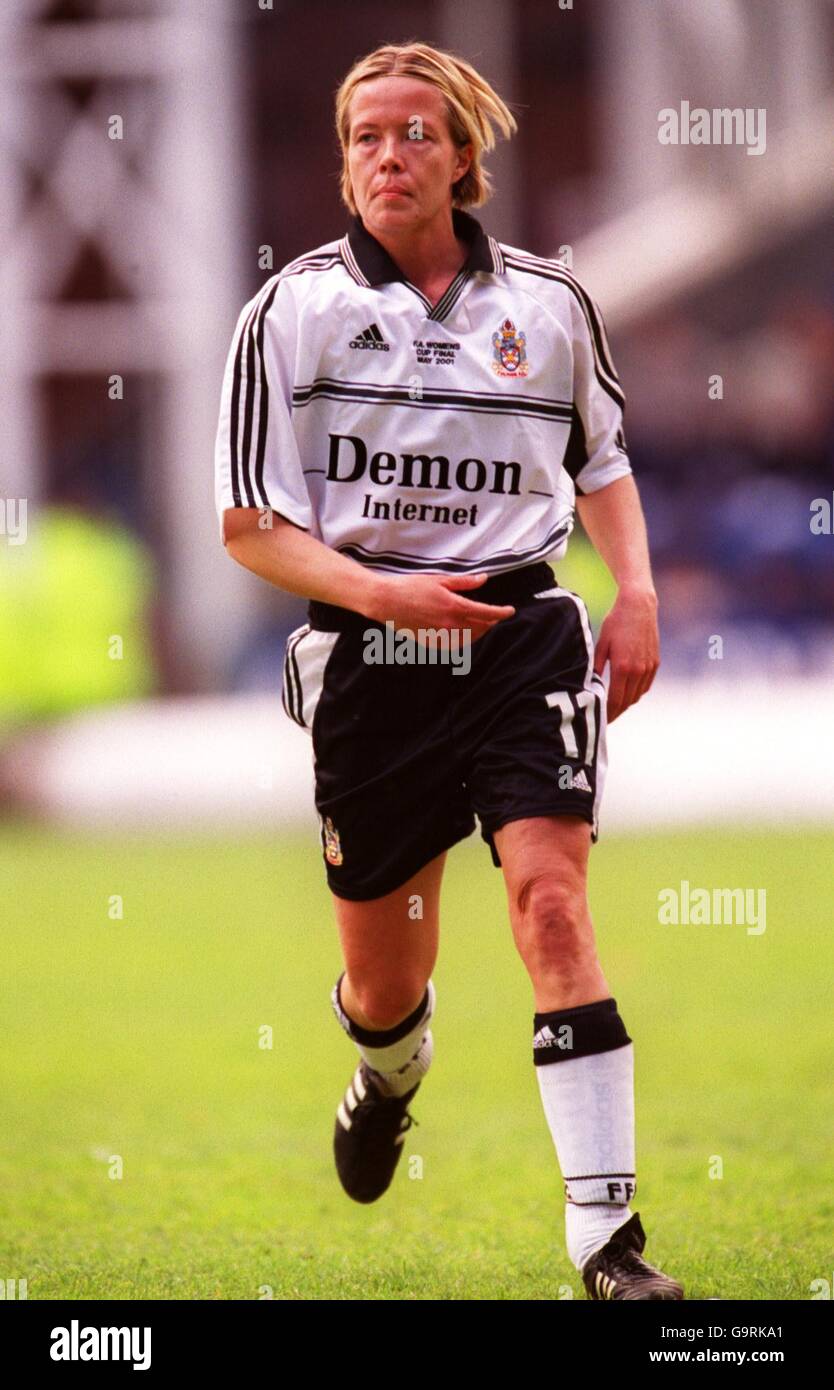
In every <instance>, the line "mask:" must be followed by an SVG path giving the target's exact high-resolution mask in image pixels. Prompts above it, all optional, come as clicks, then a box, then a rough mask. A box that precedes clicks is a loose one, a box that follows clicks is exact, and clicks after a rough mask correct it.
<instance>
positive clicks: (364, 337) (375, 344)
mask: <svg viewBox="0 0 834 1390" xmlns="http://www.w3.org/2000/svg"><path fill="white" fill-rule="evenodd" d="M348 346H349V347H352V348H363V349H366V348H376V350H377V352H390V351H391V349H390V346H389V344H388V343H386V341H385V339H384V338H383V336H382V334H381V333H380V331H379V328H378V326H377V325H376V324H375V323H372V324H371V326H370V328H365V329H363V330H362V332H361V333H360V334H359V336H358V337H357V338H353V339H351V341H350V343H349V344H348Z"/></svg>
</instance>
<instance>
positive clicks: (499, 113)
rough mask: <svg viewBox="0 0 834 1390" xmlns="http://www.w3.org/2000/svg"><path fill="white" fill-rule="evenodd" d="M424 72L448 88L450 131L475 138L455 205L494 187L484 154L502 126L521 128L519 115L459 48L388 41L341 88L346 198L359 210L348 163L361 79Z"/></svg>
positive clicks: (476, 200) (457, 138) (461, 139)
mask: <svg viewBox="0 0 834 1390" xmlns="http://www.w3.org/2000/svg"><path fill="white" fill-rule="evenodd" d="M391 76H396V77H419V78H422V80H423V81H424V82H430V83H431V85H432V86H433V87H437V89H438V90H439V91H440V92H442V93H443V97H444V100H445V104H446V115H447V120H448V123H449V134H450V135H451V138H452V140H453V142H454V144H455V145H456V146H457V147H458V149H461V148H462V147H463V146H464V145H466V144H468V143H470V142H471V144H472V162H471V164H470V166H469V168H468V170H467V171H466V173H465V174H464V175H463V177H462V178H460V179H458V181H457V183H455V184H453V185H452V206H453V207H458V208H462V207H480V206H481V204H482V203H485V202H486V201H487V199H488V198H489V196H490V194H491V193H492V183H491V181H490V178H489V175H488V174H487V172H486V170H485V169H484V167H483V162H482V161H483V156H484V153H485V152H486V151H488V150H491V149H493V148H494V146H495V131H494V130H493V126H497V127H498V129H499V130H500V131H501V132H502V134H503V135H504V136H505V137H506V138H509V137H510V136H511V135H512V134H514V132H515V131H516V130H517V128H518V127H517V125H516V120H515V117H514V116H513V114H512V112H511V111H510V109H509V107H508V106H507V105H506V103H505V102H503V101H502V100H501V98H500V97H499V95H498V93H497V92H496V91H494V90H493V88H492V87H491V86H490V85H489V83H488V82H487V81H486V79H485V78H483V77H481V75H480V73H479V72H476V71H475V69H474V68H473V67H472V66H471V64H470V63H467V62H466V60H465V59H464V58H458V57H457V56H456V55H455V54H454V53H444V52H443V51H442V49H439V48H432V47H431V46H430V45H429V44H427V43H416V42H411V43H404V44H393V43H389V44H384V45H383V46H382V47H381V48H377V49H375V50H374V52H373V53H369V54H368V55H367V56H366V57H365V58H360V59H359V61H358V62H356V63H354V65H353V67H352V68H351V70H350V72H349V73H348V75H347V77H346V78H345V79H344V81H343V82H342V84H341V86H340V87H339V90H338V91H337V93H336V131H337V134H338V136H339V144H340V145H341V147H342V179H341V185H340V192H341V195H342V202H343V203H345V205H346V206H347V207H348V208H349V209H350V211H351V212H352V213H356V212H357V207H356V204H355V202H354V198H353V188H352V185H351V179H350V171H349V169H348V155H347V148H348V139H349V135H350V103H351V100H352V98H353V96H354V94H355V92H356V88H357V87H358V86H359V83H360V82H368V81H370V79H371V78H374V77H391Z"/></svg>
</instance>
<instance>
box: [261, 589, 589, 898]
mask: <svg viewBox="0 0 834 1390" xmlns="http://www.w3.org/2000/svg"><path fill="white" fill-rule="evenodd" d="M467 592H468V593H471V596H472V597H473V598H476V599H478V600H479V601H483V602H492V603H511V604H513V606H514V607H515V609H516V612H515V615H514V616H513V617H512V618H506V619H504V620H503V621H501V622H499V623H498V624H496V626H495V627H494V628H492V629H491V630H490V631H489V632H488V633H486V635H485V636H483V637H480V638H479V639H478V640H477V641H476V642H473V643H472V644H471V645H470V647H469V649H468V654H467V649H466V648H465V647H462V648H458V649H457V650H455V649H454V648H453V649H452V653H451V654H452V657H453V660H451V661H449V662H448V663H447V664H429V662H428V661H426V660H425V648H422V649H420V648H418V647H417V646H416V644H412V648H411V650H412V653H413V654H417V655H418V656H419V652H420V651H421V650H422V652H423V661H424V664H421V661H420V660H419V659H418V660H417V661H416V662H415V664H402V665H397V664H391V663H390V662H389V663H387V664H385V663H383V664H370V663H369V661H368V660H367V657H368V654H369V652H370V651H371V646H370V643H371V641H373V642H375V643H376V654H377V655H379V654H380V653H381V652H383V651H384V643H385V638H386V634H385V628H384V625H383V624H380V623H374V622H371V621H370V620H369V619H367V618H364V617H362V616H361V614H357V613H353V612H350V611H348V610H346V609H343V608H337V607H334V606H332V605H330V604H322V603H317V602H313V603H311V604H310V605H309V610H308V613H309V621H308V622H307V623H305V624H304V625H303V626H302V627H300V628H298V629H297V630H296V631H295V632H293V633H292V634H291V636H290V637H289V638H288V640H287V648H286V656H285V660H284V681H283V703H284V709H285V710H286V712H287V714H288V715H289V716H290V718H291V719H294V720H295V722H296V723H298V724H299V725H300V726H301V727H302V728H304V729H306V730H307V731H308V733H311V734H312V742H313V759H314V766H315V800H316V809H317V811H318V815H319V821H320V835H321V846H322V854H323V857H324V863H325V869H326V873H327V882H328V885H329V887H330V888H331V890H332V892H333V893H335V894H336V895H337V897H341V898H348V899H351V900H353V901H364V900H366V899H370V898H378V897H382V896H383V894H385V893H390V892H391V891H392V890H393V889H395V888H398V887H399V886H400V885H401V884H403V883H405V882H406V880H407V879H409V878H411V877H412V875H413V874H415V873H416V872H417V870H418V869H420V868H422V867H423V865H425V864H427V863H428V862H429V861H430V860H431V859H434V858H435V856H436V855H438V854H440V853H441V852H442V851H444V850H447V849H449V848H450V847H451V846H452V845H454V844H456V843H457V842H458V840H463V839H466V837H467V836H469V835H471V834H472V831H473V830H474V829H475V828H476V822H475V817H476V816H477V817H478V820H479V822H480V825H481V836H482V838H483V839H484V840H485V841H486V843H487V844H488V845H489V847H490V850H491V853H492V860H493V863H494V864H495V865H496V867H500V859H499V857H498V853H497V851H496V848H495V843H494V840H493V835H494V833H495V831H496V830H498V829H500V827H501V826H503V825H506V824H507V822H508V821H512V820H519V819H521V818H523V817H527V816H552V815H572V816H581V817H582V818H583V819H584V820H586V821H588V822H590V824H591V827H592V838H593V839H594V840H596V838H597V833H598V822H597V816H598V806H599V800H600V796H601V793H602V784H603V779H604V775H605V766H606V756H605V732H606V716H605V704H606V695H607V691H606V684H605V682H604V681H603V679H602V678H601V677H600V676H598V675H596V674H594V670H593V638H592V635H591V627H590V623H589V620H588V613H587V609H586V608H585V604H584V602H583V601H582V599H581V598H579V597H578V595H576V594H573V593H571V592H570V591H569V590H567V589H562V588H560V587H559V586H558V585H557V582H556V580H555V579H554V577H553V571H552V570H551V569H550V566H549V565H547V564H545V563H543V562H542V563H539V564H535V565H528V566H526V567H525V568H523V569H519V570H514V571H511V572H510V573H509V574H504V575H495V576H491V577H490V578H489V579H488V580H486V582H485V583H484V584H482V585H481V586H480V588H478V589H473V590H471V591H467ZM371 634H373V636H371ZM393 636H394V634H393V629H389V632H388V634H387V637H388V649H387V650H388V655H389V657H390V656H391V654H392V650H393V648H392V642H393ZM467 663H469V665H470V669H469V670H468V671H467V670H465V666H466V665H467Z"/></svg>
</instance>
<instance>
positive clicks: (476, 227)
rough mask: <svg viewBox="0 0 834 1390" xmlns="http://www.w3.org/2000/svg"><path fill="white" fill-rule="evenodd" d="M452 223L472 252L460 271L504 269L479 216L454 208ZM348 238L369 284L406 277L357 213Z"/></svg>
mask: <svg viewBox="0 0 834 1390" xmlns="http://www.w3.org/2000/svg"><path fill="white" fill-rule="evenodd" d="M452 226H453V228H454V232H455V236H458V237H460V238H461V240H462V241H465V242H466V243H467V244H468V246H469V255H468V257H467V259H466V262H465V264H464V265H463V266H462V267H461V270H463V271H465V272H466V273H467V274H471V272H472V271H474V270H487V271H490V272H491V273H493V272H499V271H500V270H502V269H503V265H502V264H501V262H502V260H503V258H502V257H501V253H500V251H499V250H498V247H497V245H496V244H495V243H494V242H493V240H492V238H491V237H489V236H487V234H486V232H485V231H484V229H483V227H482V226H481V224H480V222H478V221H477V219H476V218H474V217H471V216H470V214H469V213H468V212H464V211H463V210H462V208H452ZM346 240H347V242H348V244H349V247H350V251H351V253H352V255H353V259H354V261H355V262H356V265H357V266H358V267H359V270H360V271H361V273H362V275H363V276H364V277H365V279H366V280H367V282H368V284H369V285H384V284H385V283H386V282H388V281H391V280H405V276H404V275H403V272H402V271H401V270H400V268H399V266H398V265H397V263H396V261H395V260H394V259H393V258H392V257H391V256H389V254H388V252H387V251H386V250H385V247H384V246H383V245H382V244H381V242H378V241H377V239H376V237H375V236H372V235H371V233H370V232H369V231H368V229H367V227H366V226H365V224H364V222H363V221H362V218H361V217H360V216H359V214H358V213H357V214H356V216H355V217H354V218H353V221H352V222H351V224H350V230H349V231H348V233H347V238H346ZM493 247H494V248H495V249H494V251H493ZM458 273H460V272H458Z"/></svg>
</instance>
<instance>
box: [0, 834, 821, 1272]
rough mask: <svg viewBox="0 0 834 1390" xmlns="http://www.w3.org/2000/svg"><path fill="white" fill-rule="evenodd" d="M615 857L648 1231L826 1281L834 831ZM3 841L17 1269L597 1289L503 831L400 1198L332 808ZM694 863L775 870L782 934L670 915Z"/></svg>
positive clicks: (442, 976) (645, 842)
mask: <svg viewBox="0 0 834 1390" xmlns="http://www.w3.org/2000/svg"><path fill="white" fill-rule="evenodd" d="M380 833H385V831H384V829H381V831H380ZM591 860H592V904H593V909H594V918H595V922H596V930H597V939H598V944H599V949H600V955H601V958H602V962H603V966H604V969H605V971H606V974H607V977H608V980H609V983H610V984H611V987H612V991H613V993H614V995H615V997H616V999H617V1001H618V1005H619V1008H620V1012H621V1014H622V1016H623V1018H624V1019H625V1022H626V1026H627V1027H628V1029H629V1032H630V1034H631V1036H632V1038H633V1039H634V1042H635V1056H636V1077H637V1079H636V1088H637V1156H638V1165H637V1166H638V1183H639V1192H638V1199H637V1201H636V1202H635V1203H634V1204H633V1206H634V1209H636V1210H639V1211H640V1213H641V1216H642V1219H643V1223H644V1225H645V1227H646V1229H647V1232H648V1235H649V1242H648V1245H647V1251H646V1253H647V1255H648V1256H649V1258H653V1259H654V1260H655V1261H657V1262H658V1263H660V1264H662V1265H663V1266H664V1267H665V1268H667V1269H668V1270H669V1272H670V1273H672V1274H674V1275H675V1276H676V1277H678V1278H681V1279H682V1280H683V1281H684V1282H685V1284H686V1286H687V1295H688V1297H691V1298H707V1297H719V1298H722V1299H738V1298H752V1299H764V1298H776V1299H807V1298H809V1297H810V1290H809V1285H810V1283H811V1281H812V1280H813V1279H816V1278H829V1279H830V1278H831V1275H832V1268H834V1252H833V1251H832V1239H831V1230H832V1225H834V1221H832V1218H834V1198H832V1195H831V1183H830V1154H831V1145H832V1128H834V1119H833V1117H834V1104H832V1070H834V1069H832V1065H831V1062H832V1058H831V1051H832V1049H831V1028H830V983H831V979H832V974H834V972H833V971H832V955H834V946H833V945H832V931H831V921H830V909H829V901H828V896H827V891H826V890H827V888H828V886H829V885H828V882H827V881H826V880H827V874H826V866H827V865H829V864H830V863H831V862H832V860H834V833H827V832H820V833H816V834H815V833H812V832H810V831H807V830H802V831H801V832H797V833H796V834H791V833H787V834H782V835H775V834H761V835H759V834H752V833H746V832H744V833H742V832H738V833H735V832H730V831H724V830H722V831H717V832H715V833H704V834H692V833H682V834H679V835H663V836H653V837H647V836H646V837H639V838H633V839H632V838H615V837H604V838H603V839H602V840H601V842H600V844H599V845H598V846H596V847H595V848H594V850H593V851H592V856H591ZM0 864H2V876H3V885H4V891H3V919H4V920H3V940H4V964H5V967H6V968H5V970H4V971H3V987H2V999H0V1006H1V1007H2V1048H3V1066H2V1080H0V1106H2V1111H1V1112H0V1130H1V1132H2V1140H0V1146H1V1148H0V1231H1V1232H2V1234H0V1276H2V1277H5V1278H18V1279H20V1278H26V1279H28V1285H29V1297H30V1298H31V1299H42V1298H146V1299H164V1298H187V1299H192V1298H199V1299H206V1298H209V1299H211V1298H219V1299H229V1298H237V1299H240V1298H243V1299H256V1298H258V1297H259V1296H261V1291H262V1289H263V1287H264V1286H269V1288H270V1289H271V1291H272V1294H273V1296H274V1297H275V1298H284V1299H309V1298H327V1299H333V1298H335V1299H343V1298H345V1299H357V1298H384V1299H423V1298H444V1299H445V1298H466V1299H478V1298H499V1299H505V1298H506V1299H552V1298H559V1297H560V1296H569V1295H568V1294H567V1293H566V1291H567V1290H569V1289H570V1290H572V1291H573V1295H574V1296H575V1297H581V1296H583V1295H582V1290H581V1284H580V1280H579V1277H578V1275H577V1273H576V1271H575V1270H574V1268H573V1266H572V1265H571V1264H570V1263H569V1261H568V1259H567V1255H566V1252H565V1248H564V1236H563V1232H564V1224H563V1205H562V1195H561V1182H560V1178H559V1173H558V1168H557V1165H556V1159H555V1154H554V1151H553V1147H552V1142H551V1139H550V1135H549V1133H548V1131H547V1127H546V1124H545V1120H544V1116H543V1113H542V1110H541V1102H540V1100H539V1094H538V1088H537V1085H536V1080H535V1075H534V1071H533V1067H532V1062H531V1056H532V1052H531V1039H532V1014H533V1004H532V996H531V991H530V987H529V982H528V980H527V977H526V973H525V971H524V968H523V966H522V963H521V961H520V960H519V959H518V957H517V956H516V954H515V948H514V946H513V944H512V938H511V935H510V930H509V926H508V924H507V919H506V911H505V905H504V894H503V880H502V876H501V874H500V873H499V872H498V871H497V870H495V869H493V868H492V866H491V863H490V860H489V854H488V851H487V850H486V848H485V847H484V845H483V844H482V842H481V841H480V840H479V839H478V837H477V836H475V837H473V838H472V839H471V840H469V841H468V842H466V843H465V844H463V845H460V846H458V847H457V848H456V849H455V850H454V851H453V852H452V853H451V854H450V856H449V860H448V864H447V870H446V880H445V883H444V891H443V929H442V941H441V954H440V960H439V962H438V966H437V969H436V971H435V974H434V980H435V984H436V986H437V992H438V1011H437V1014H436V1017H435V1021H434V1023H433V1031H434V1035H435V1047H436V1053H435V1062H434V1065H433V1068H432V1071H431V1074H430V1076H429V1077H428V1078H427V1080H426V1082H425V1084H424V1086H423V1088H422V1090H421V1091H420V1093H419V1095H418V1098H417V1101H416V1102H415V1104H414V1107H413V1110H414V1114H415V1116H416V1118H417V1120H418V1122H419V1123H418V1126H417V1127H415V1128H414V1129H412V1130H411V1132H410V1134H409V1136H408V1140H407V1144H406V1150H405V1154H404V1157H403V1161H402V1164H401V1168H400V1171H399V1172H398V1173H397V1177H396V1180H395V1183H394V1185H393V1186H392V1188H391V1190H390V1191H389V1192H388V1193H387V1194H386V1196H385V1197H384V1198H383V1199H382V1200H381V1201H380V1202H379V1203H378V1204H376V1205H374V1206H372V1207H360V1206H357V1205H355V1204H354V1203H352V1202H350V1201H349V1200H348V1199H347V1198H346V1197H345V1196H344V1195H343V1194H342V1191H341V1189H340V1187H339V1185H338V1182H337V1179H336V1175H335V1172H334V1169H333V1166H332V1158H331V1142H332V1126H333V1118H334V1111H335V1107H336V1104H337V1103H338V1101H339V1099H340V1097H341V1095H342V1092H343V1090H344V1087H345V1085H346V1084H347V1081H348V1078H349V1076H350V1073H351V1070H352V1068H353V1065H354V1058H355V1052H354V1050H353V1048H352V1046H351V1044H350V1043H349V1041H348V1039H347V1038H346V1037H345V1035H344V1033H343V1032H342V1031H341V1030H340V1028H339V1027H338V1024H337V1023H336V1020H335V1018H334V1017H333V1015H332V1012H331V1009H330V1003H329V993H330V990H331V988H332V985H333V981H334V980H335V978H336V975H337V974H338V972H339V970H340V968H341V962H340V956H339V952H338V944H337V937H336V932H335V927H334V925H333V923H332V919H331V906H330V898H329V894H328V892H327V889H326V885H325V881H324V874H323V869H322V866H321V863H320V860H319V855H318V848H317V843H316V839H315V833H314V832H313V833H312V834H311V835H309V836H307V837H297V838H292V837H291V838H282V839H280V840H277V839H276V840H273V839H269V838H263V839H258V840H254V841H253V840H247V841H241V842H238V841H234V842H233V841H227V842H221V843H218V842H211V843H205V842H197V841H193V840H192V841H171V840H167V839H162V838H160V840H159V841H150V840H132V841H131V840H127V839H124V838H115V837H114V838H110V839H107V838H104V837H98V838H92V837H85V836H82V835H69V834H65V835H59V834H56V833H54V832H51V831H47V830H33V829H31V828H27V827H24V826H12V827H6V828H5V829H4V830H3V831H2V832H1V833H0ZM683 878H686V879H689V881H690V882H691V883H692V884H693V886H695V885H700V886H710V887H712V886H724V887H733V886H743V887H748V886H749V887H764V888H766V889H767V895H768V900H767V910H768V915H767V930H766V931H765V933H764V934H763V935H761V936H749V935H748V934H747V933H746V931H745V928H744V927H743V926H739V925H725V926H712V927H704V926H700V927H698V926H678V927H671V926H660V925H659V924H658V921H657V894H658V890H659V889H660V888H662V887H671V886H677V885H678V884H679V883H680V880H681V879H683ZM113 894H121V895H122V897H123V900H124V919H123V920H121V921H119V920H111V919H110V918H109V916H108V904H109V900H110V897H111V895H113ZM264 1024H269V1025H271V1027H272V1028H273V1030H274V1046H273V1048H272V1049H271V1050H263V1049H261V1048H259V1047H258V1030H259V1028H260V1027H261V1026H262V1025H264ZM110 1155H119V1156H120V1157H121V1160H122V1162H123V1165H124V1168H123V1176H122V1177H121V1178H120V1179H113V1178H111V1177H110V1176H109V1175H108V1160H109V1157H110ZM411 1155H419V1157H420V1158H421V1159H422V1164H423V1176H422V1178H421V1179H412V1178H410V1177H409V1174H408V1167H407V1165H408V1163H409V1156H411ZM713 1155H718V1156H720V1158H721V1160H722V1162H723V1177H722V1178H721V1179H720V1180H715V1179H710V1177H709V1165H710V1162H711V1159H712V1156H713Z"/></svg>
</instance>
